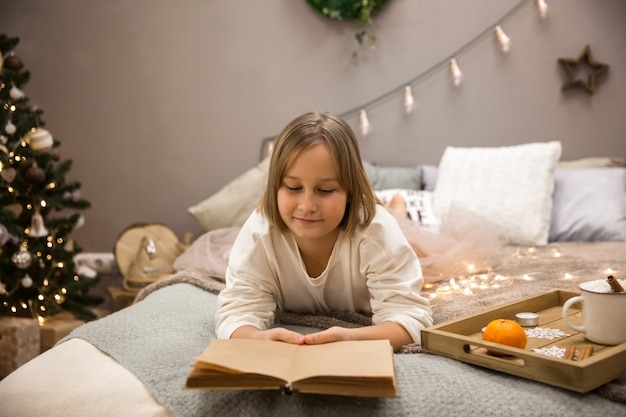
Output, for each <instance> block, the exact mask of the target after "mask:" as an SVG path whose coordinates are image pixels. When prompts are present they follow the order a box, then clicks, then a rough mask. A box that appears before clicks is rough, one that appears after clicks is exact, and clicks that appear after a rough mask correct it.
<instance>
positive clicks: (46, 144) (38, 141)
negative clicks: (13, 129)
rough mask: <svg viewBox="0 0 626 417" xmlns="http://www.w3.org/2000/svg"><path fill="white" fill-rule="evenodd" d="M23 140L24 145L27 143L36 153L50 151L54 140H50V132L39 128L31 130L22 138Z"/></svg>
mask: <svg viewBox="0 0 626 417" xmlns="http://www.w3.org/2000/svg"><path fill="white" fill-rule="evenodd" d="M24 139H25V141H26V143H28V144H29V145H30V147H31V148H32V149H34V150H36V151H44V150H47V149H50V148H52V145H53V144H54V139H53V138H52V135H51V134H50V132H48V131H47V130H46V129H42V128H40V127H38V128H35V129H31V130H30V131H29V132H28V133H27V134H26V135H25V136H24Z"/></svg>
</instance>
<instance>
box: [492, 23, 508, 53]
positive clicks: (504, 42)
mask: <svg viewBox="0 0 626 417" xmlns="http://www.w3.org/2000/svg"><path fill="white" fill-rule="evenodd" d="M495 30H496V38H498V42H500V48H501V49H502V52H509V51H510V50H511V38H509V37H508V36H507V34H506V33H504V30H502V27H501V26H500V25H496V29H495Z"/></svg>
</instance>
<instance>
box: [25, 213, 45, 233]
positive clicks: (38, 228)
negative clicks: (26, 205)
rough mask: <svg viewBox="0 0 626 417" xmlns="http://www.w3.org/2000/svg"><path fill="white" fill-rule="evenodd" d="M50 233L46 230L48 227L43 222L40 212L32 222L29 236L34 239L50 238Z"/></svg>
mask: <svg viewBox="0 0 626 417" xmlns="http://www.w3.org/2000/svg"><path fill="white" fill-rule="evenodd" d="M48 234H49V232H48V229H46V225H45V224H44V222H43V217H42V216H41V214H39V211H37V212H35V214H33V217H32V218H31V220H30V229H28V235H29V236H33V237H43V236H48Z"/></svg>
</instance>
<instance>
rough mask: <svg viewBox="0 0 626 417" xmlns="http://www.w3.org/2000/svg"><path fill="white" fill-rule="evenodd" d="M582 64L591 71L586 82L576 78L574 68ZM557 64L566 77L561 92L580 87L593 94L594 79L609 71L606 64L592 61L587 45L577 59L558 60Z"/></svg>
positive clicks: (594, 87) (589, 48) (594, 88)
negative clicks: (560, 66)
mask: <svg viewBox="0 0 626 417" xmlns="http://www.w3.org/2000/svg"><path fill="white" fill-rule="evenodd" d="M582 62H584V63H585V64H586V65H587V67H589V68H590V69H591V71H590V72H589V76H588V77H587V81H584V80H582V79H577V78H576V68H577V67H578V65H581V63H582ZM559 63H560V64H561V65H562V66H563V68H564V69H565V72H566V77H565V80H564V81H563V86H562V87H561V90H567V89H569V88H572V87H582V88H584V89H585V90H586V91H587V92H588V93H589V94H593V93H594V91H595V90H596V79H597V78H598V77H600V76H601V75H603V74H604V73H606V72H607V71H608V70H609V66H608V65H607V64H603V63H602V62H598V61H594V59H593V57H592V55H591V47H590V46H589V45H587V46H586V47H585V49H583V52H582V53H581V54H580V56H579V57H578V58H576V59H574V58H559Z"/></svg>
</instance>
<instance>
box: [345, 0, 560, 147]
mask: <svg viewBox="0 0 626 417" xmlns="http://www.w3.org/2000/svg"><path fill="white" fill-rule="evenodd" d="M536 2H537V6H538V8H539V13H540V16H541V17H542V18H543V17H547V14H548V6H547V4H546V1H545V0H536ZM528 3H529V1H528V0H520V1H519V2H518V3H516V4H515V5H514V6H513V7H512V8H511V9H509V11H507V12H506V13H505V14H504V15H503V16H502V17H501V18H500V19H498V20H497V21H496V22H495V23H494V24H493V25H492V26H489V27H488V28H487V29H485V30H483V31H482V32H481V33H479V34H477V35H476V36H474V37H473V38H472V39H470V40H469V41H468V42H466V43H465V44H464V45H462V46H461V47H460V48H459V49H457V50H456V51H454V52H453V53H452V54H450V55H448V56H447V57H445V58H444V59H442V60H441V61H439V62H437V63H435V64H434V65H432V66H431V67H429V68H427V69H426V70H425V71H423V72H422V73H420V74H418V75H416V76H415V77H413V78H412V79H410V80H408V81H407V82H405V83H403V84H402V85H401V86H399V87H396V88H394V89H392V90H389V91H387V92H386V93H384V94H382V95H380V96H378V97H376V98H374V99H372V100H370V101H368V102H367V103H365V104H363V105H360V106H358V107H355V108H353V109H350V110H348V111H345V112H343V113H340V114H339V116H340V117H342V118H346V119H347V118H350V117H353V116H355V115H358V117H359V128H360V130H361V133H362V134H363V135H364V136H365V135H367V134H369V133H370V132H371V125H370V123H369V120H368V119H367V109H368V108H370V107H371V106H374V105H376V104H379V103H381V102H383V101H384V100H386V99H388V98H389V97H391V96H392V95H396V94H398V93H399V92H402V93H403V95H404V108H405V111H406V112H407V113H411V112H413V111H415V101H414V100H413V94H412V91H411V86H412V85H414V84H416V83H417V82H419V81H421V80H422V79H425V78H427V77H428V76H430V75H431V74H432V73H434V72H436V71H438V70H440V69H441V68H442V67H445V66H446V65H447V66H449V68H450V71H451V73H452V77H453V82H454V85H455V86H459V85H460V84H461V82H462V73H461V69H460V67H459V64H458V61H457V57H458V56H460V55H461V54H462V53H463V52H465V51H466V50H468V49H469V48H470V47H472V46H474V44H476V43H478V42H479V41H481V40H482V39H483V38H485V37H486V36H489V35H490V34H492V33H493V30H494V27H495V30H496V36H497V38H498V41H499V43H500V47H501V48H502V50H503V51H504V52H506V51H508V50H510V47H511V40H510V38H509V37H508V36H507V35H506V33H504V30H502V27H501V24H502V23H503V22H504V21H506V20H507V19H509V18H510V17H511V16H513V15H514V14H515V13H517V12H518V11H519V10H521V8H522V7H524V6H525V5H527V4H528Z"/></svg>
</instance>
